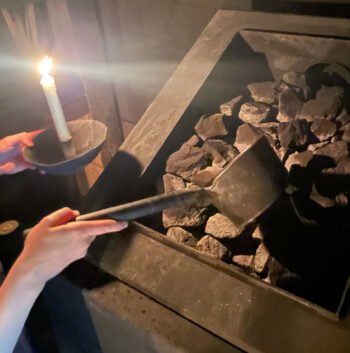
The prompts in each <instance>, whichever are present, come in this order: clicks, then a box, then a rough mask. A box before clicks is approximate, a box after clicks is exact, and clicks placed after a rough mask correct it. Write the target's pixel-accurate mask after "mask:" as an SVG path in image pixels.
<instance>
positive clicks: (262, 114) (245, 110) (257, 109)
mask: <svg viewBox="0 0 350 353" xmlns="http://www.w3.org/2000/svg"><path fill="white" fill-rule="evenodd" d="M270 112H271V108H270V107H269V106H268V105H266V104H264V103H257V102H248V103H245V104H243V105H242V106H241V110H240V111H239V114H238V116H239V118H240V119H241V120H242V121H243V122H245V123H250V124H253V125H254V124H260V123H263V122H265V121H266V120H267V119H268V118H269V116H270Z"/></svg>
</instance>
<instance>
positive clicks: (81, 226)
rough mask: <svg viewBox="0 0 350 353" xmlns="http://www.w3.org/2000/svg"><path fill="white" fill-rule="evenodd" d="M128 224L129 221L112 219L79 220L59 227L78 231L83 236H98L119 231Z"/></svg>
mask: <svg viewBox="0 0 350 353" xmlns="http://www.w3.org/2000/svg"><path fill="white" fill-rule="evenodd" d="M127 226H128V222H116V221H114V220H111V219H104V220H98V221H78V222H72V223H68V224H65V225H62V226H60V227H59V229H60V230H65V231H76V232H78V233H79V234H81V235H82V236H88V237H91V236H97V235H101V234H105V233H112V232H119V231H121V230H123V229H125V228H126V227H127Z"/></svg>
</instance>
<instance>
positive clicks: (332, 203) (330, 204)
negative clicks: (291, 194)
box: [310, 185, 335, 208]
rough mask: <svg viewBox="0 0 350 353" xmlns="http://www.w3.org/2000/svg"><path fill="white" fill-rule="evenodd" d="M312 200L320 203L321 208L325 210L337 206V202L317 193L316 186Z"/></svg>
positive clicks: (313, 189) (312, 193) (313, 187)
mask: <svg viewBox="0 0 350 353" xmlns="http://www.w3.org/2000/svg"><path fill="white" fill-rule="evenodd" d="M310 199H311V200H313V201H315V202H316V203H318V204H319V205H320V206H322V207H324V208H328V207H333V206H335V201H334V200H332V199H330V198H328V197H325V196H322V195H320V194H319V192H318V191H317V189H316V187H315V185H313V186H312V191H311V194H310Z"/></svg>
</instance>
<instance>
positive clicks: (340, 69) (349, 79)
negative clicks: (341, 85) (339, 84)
mask: <svg viewBox="0 0 350 353" xmlns="http://www.w3.org/2000/svg"><path fill="white" fill-rule="evenodd" d="M323 71H324V72H326V73H328V74H337V75H338V76H339V77H341V78H342V79H343V80H344V81H345V82H346V83H347V84H348V85H350V71H348V70H347V69H346V68H345V67H344V66H342V65H340V64H337V63H332V64H329V65H328V66H326V67H325V69H324V70H323Z"/></svg>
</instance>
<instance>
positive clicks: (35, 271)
mask: <svg viewBox="0 0 350 353" xmlns="http://www.w3.org/2000/svg"><path fill="white" fill-rule="evenodd" d="M78 215H79V212H77V211H72V210H71V209H69V208H63V209H61V210H58V211H56V212H54V213H52V214H50V215H49V216H47V217H45V218H43V219H42V220H41V221H40V222H39V223H38V224H37V225H36V226H35V227H34V228H33V229H32V230H31V231H30V233H29V234H28V236H27V239H26V242H25V245H24V249H23V251H22V253H21V254H20V256H19V257H18V259H17V261H16V262H15V264H14V265H13V266H12V268H11V270H10V272H9V274H8V276H7V277H6V279H5V281H4V283H3V285H2V286H1V287H0V352H1V353H11V352H12V351H13V348H14V346H15V344H16V342H17V339H18V337H19V335H20V333H21V331H22V328H23V325H24V323H25V320H26V318H27V316H28V314H29V312H30V309H31V307H32V306H33V304H34V302H35V300H36V298H37V297H38V295H39V294H40V292H41V290H42V289H43V288H44V286H45V283H46V282H47V281H48V280H49V279H51V278H53V277H54V276H56V275H57V274H58V273H60V272H61V271H62V270H63V269H64V268H65V267H67V266H68V265H69V264H71V263H72V262H74V261H76V260H78V259H80V258H82V257H84V256H85V255H86V252H87V249H88V247H89V245H90V244H91V242H92V241H93V240H94V239H95V237H96V236H97V235H99V234H104V233H110V232H117V231H120V230H122V229H124V228H125V227H126V226H127V223H125V222H119V223H118V222H115V221H113V220H98V221H85V222H71V223H67V224H66V222H68V221H69V220H71V219H73V218H75V217H77V216H78Z"/></svg>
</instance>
